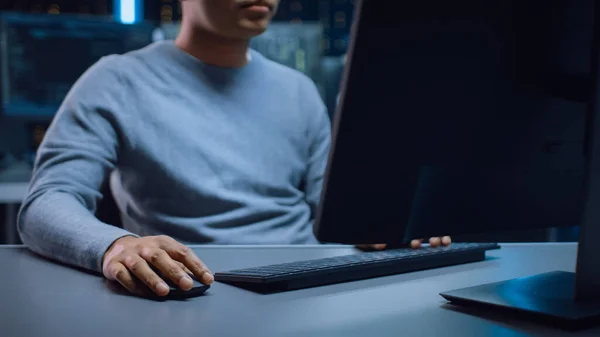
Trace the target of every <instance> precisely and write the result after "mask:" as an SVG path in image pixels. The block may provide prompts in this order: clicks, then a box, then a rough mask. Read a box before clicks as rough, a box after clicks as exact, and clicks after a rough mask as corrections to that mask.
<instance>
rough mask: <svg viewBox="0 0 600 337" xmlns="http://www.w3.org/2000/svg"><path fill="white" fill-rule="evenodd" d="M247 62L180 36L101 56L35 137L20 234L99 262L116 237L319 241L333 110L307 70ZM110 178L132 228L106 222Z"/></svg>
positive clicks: (37, 246) (32, 242)
mask: <svg viewBox="0 0 600 337" xmlns="http://www.w3.org/2000/svg"><path fill="white" fill-rule="evenodd" d="M251 55H252V60H251V62H250V63H249V64H248V65H246V66H245V67H243V68H237V69H233V68H227V69H226V68H218V67H215V66H211V65H208V64H205V63H202V62H200V61H199V60H198V59H196V58H194V57H192V56H190V55H189V54H187V53H185V52H183V51H181V50H180V49H178V48H177V47H176V46H175V45H174V44H173V42H172V41H168V42H159V43H155V44H152V45H150V46H148V47H146V48H144V49H141V50H138V51H135V52H131V53H128V54H125V55H113V56H109V57H105V58H103V59H102V60H100V61H99V62H98V63H97V64H95V65H94V66H93V67H91V68H90V69H89V70H88V71H87V72H86V73H85V74H84V75H83V76H82V77H81V78H80V79H79V81H78V82H77V83H76V84H75V85H74V86H73V88H72V90H71V92H70V93H69V94H68V96H67V97H66V99H65V101H64V103H63V104H62V106H61V107H60V109H59V111H58V113H57V115H56V117H55V119H54V121H53V122H52V124H51V126H50V128H49V129H48V132H47V134H46V137H45V139H44V141H43V143H42V145H41V147H40V148H39V151H38V154H37V158H36V163H35V168H34V175H33V179H32V181H31V186H30V190H29V194H28V196H27V198H26V200H25V201H24V203H23V206H22V208H21V211H20V214H19V221H18V227H19V233H20V235H21V239H22V241H23V242H24V243H25V245H27V246H28V247H29V248H30V249H31V250H32V251H34V252H37V253H39V254H41V255H44V256H46V257H49V258H51V259H55V260H57V261H60V262H63V263H66V264H70V265H74V266H78V267H82V268H86V269H90V270H94V271H100V270H101V260H102V257H103V254H104V253H105V251H106V249H107V248H108V247H109V246H110V245H111V244H112V243H113V242H114V241H115V240H116V239H118V238H120V237H123V236H125V235H130V234H135V235H139V236H146V235H159V234H165V235H169V236H172V237H173V238H175V239H176V240H178V241H181V242H183V243H186V244H192V243H194V244H202V243H212V244H306V243H316V239H315V238H314V236H313V234H312V220H313V218H314V214H315V210H316V208H317V205H318V202H319V196H320V191H321V184H322V180H323V174H324V169H325V166H326V161H327V156H328V151H329V144H330V122H329V118H328V115H327V113H326V108H325V106H324V104H323V102H322V100H321V98H320V96H319V93H318V91H317V89H316V87H315V85H314V84H313V83H312V81H311V80H310V79H309V78H307V77H306V76H304V75H302V74H300V73H299V72H296V71H295V70H292V69H289V68H286V67H284V66H281V65H279V64H276V63H274V62H272V61H269V60H267V59H266V58H264V57H263V56H261V55H260V54H259V53H257V52H254V51H253V52H252V54H251ZM107 181H110V186H111V189H112V191H113V194H114V196H115V199H116V202H117V205H118V207H119V209H120V211H121V218H122V222H123V227H124V228H118V227H115V226H111V225H110V224H106V223H102V222H101V221H99V220H98V219H97V218H96V216H95V212H96V209H97V206H98V203H99V202H100V201H101V199H102V195H101V193H100V190H101V186H102V185H103V184H104V183H105V182H107Z"/></svg>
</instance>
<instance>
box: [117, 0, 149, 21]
mask: <svg viewBox="0 0 600 337" xmlns="http://www.w3.org/2000/svg"><path fill="white" fill-rule="evenodd" d="M114 4H115V5H114V9H115V10H114V15H115V18H116V19H117V20H118V21H119V22H121V23H124V24H134V23H137V22H139V21H142V20H143V19H142V13H143V0H114Z"/></svg>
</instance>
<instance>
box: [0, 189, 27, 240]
mask: <svg viewBox="0 0 600 337" xmlns="http://www.w3.org/2000/svg"><path fill="white" fill-rule="evenodd" d="M28 188H29V183H28V182H14V183H6V182H4V183H0V204H4V205H5V206H6V215H5V217H4V226H3V227H4V228H1V227H2V226H0V228H1V229H2V230H3V231H2V234H3V236H4V238H5V240H6V241H7V243H9V244H10V243H17V242H18V241H19V239H18V235H17V227H16V226H17V208H18V205H19V204H20V203H21V202H22V201H23V199H25V196H26V195H27V189H28Z"/></svg>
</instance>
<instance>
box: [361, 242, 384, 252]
mask: <svg viewBox="0 0 600 337" xmlns="http://www.w3.org/2000/svg"><path fill="white" fill-rule="evenodd" d="M386 247H387V244H385V243H378V244H375V245H356V248H358V249H362V250H371V249H372V250H384V249H385V248H386Z"/></svg>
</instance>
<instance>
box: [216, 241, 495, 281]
mask: <svg viewBox="0 0 600 337" xmlns="http://www.w3.org/2000/svg"><path fill="white" fill-rule="evenodd" d="M499 248H500V246H499V245H498V244H497V243H453V244H452V245H450V246H448V247H436V248H432V247H428V246H426V247H422V248H419V249H411V248H401V249H392V250H384V251H376V252H361V253H358V254H352V255H343V256H337V257H329V258H322V259H315V260H305V261H297V262H291V263H282V264H274V265H267V266H262V267H254V268H247V269H239V270H232V271H227V272H220V273H215V280H216V281H219V282H223V283H228V284H231V285H234V286H238V287H242V288H247V289H249V290H253V291H258V292H277V291H286V290H294V289H302V288H309V287H315V286H321V285H326V284H334V283H342V282H349V281H356V280H361V279H368V278H374V277H379V276H386V275H393V274H401V273H407V272H412V271H417V270H425V269H432V268H439V267H445V266H452V265H458V264H465V263H471V262H477V261H482V260H484V259H485V252H486V251H488V250H492V249H499Z"/></svg>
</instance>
